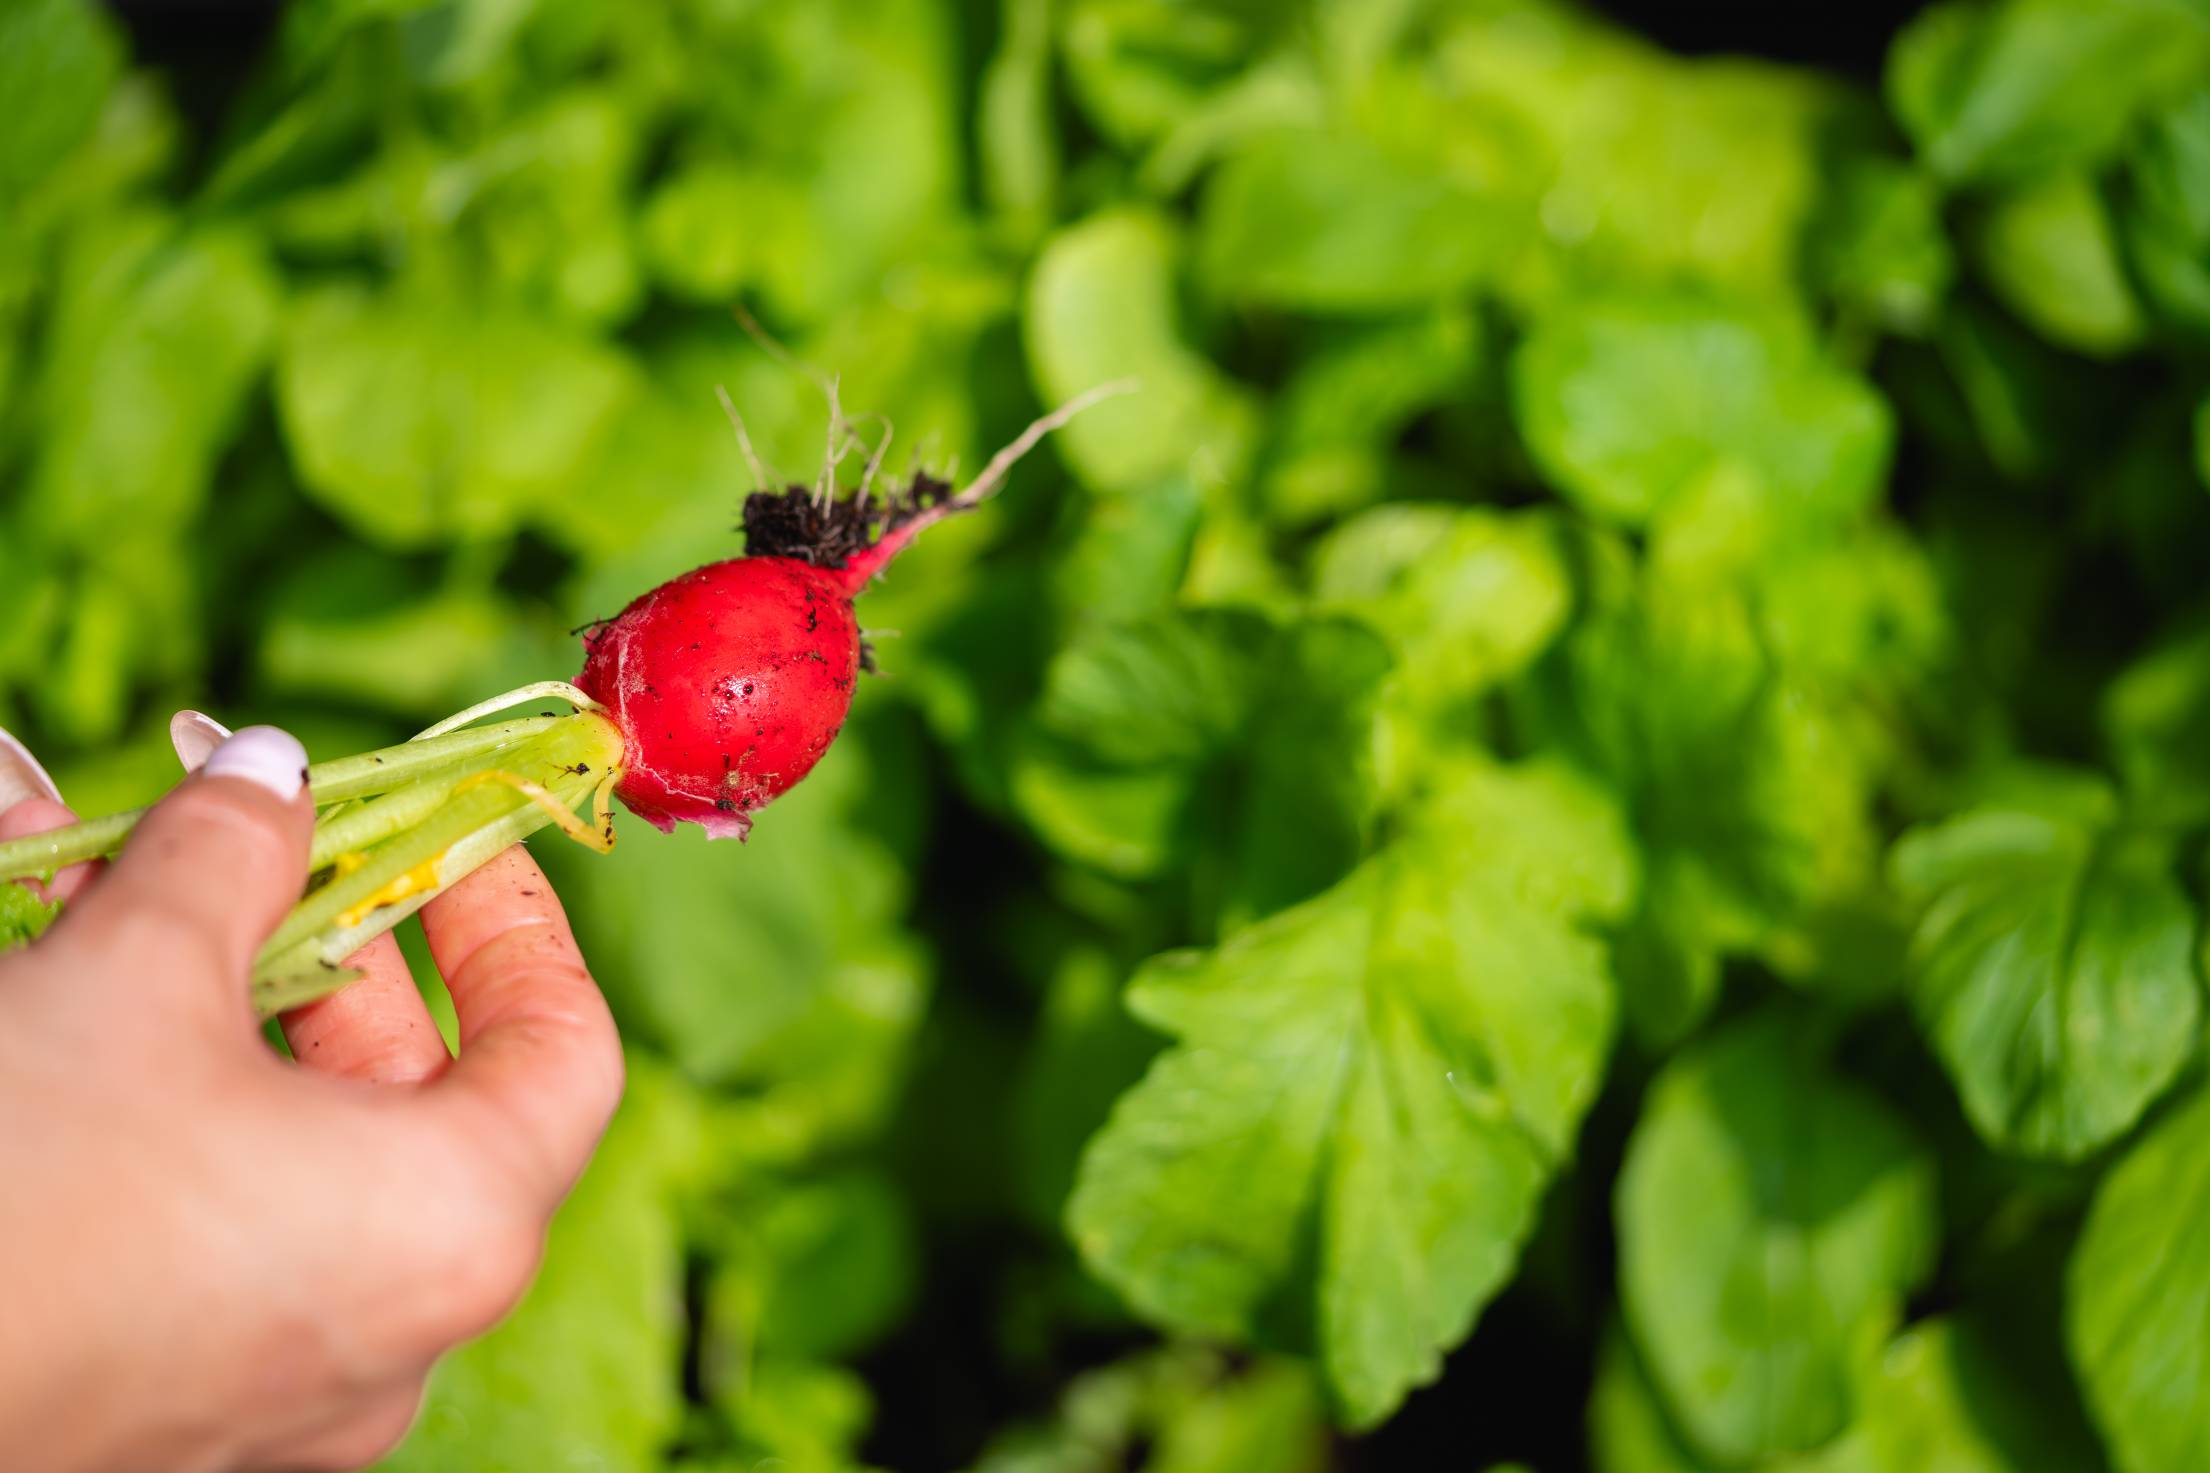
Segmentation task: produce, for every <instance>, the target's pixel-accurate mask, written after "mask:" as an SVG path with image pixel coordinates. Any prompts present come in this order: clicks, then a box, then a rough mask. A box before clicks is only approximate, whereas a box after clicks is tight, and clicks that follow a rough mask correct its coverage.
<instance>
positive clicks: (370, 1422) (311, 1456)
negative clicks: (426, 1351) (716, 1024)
mask: <svg viewBox="0 0 2210 1473" xmlns="http://www.w3.org/2000/svg"><path fill="white" fill-rule="evenodd" d="M422 1392H423V1388H422V1385H421V1383H419V1382H417V1383H416V1384H415V1385H413V1386H411V1387H409V1388H407V1389H406V1390H404V1391H401V1392H396V1393H393V1394H391V1395H389V1396H387V1397H385V1398H383V1399H381V1400H379V1401H378V1402H377V1403H376V1404H375V1405H374V1406H372V1407H370V1408H369V1409H367V1410H366V1411H363V1412H360V1413H357V1414H356V1415H355V1416H353V1417H352V1418H350V1419H348V1420H347V1421H345V1422H343V1423H341V1424H340V1425H339V1426H338V1427H337V1428H336V1429H334V1430H333V1431H331V1432H329V1433H327V1434H325V1435H324V1436H323V1437H321V1438H319V1439H317V1440H316V1442H315V1444H314V1445H313V1447H311V1448H310V1449H308V1450H306V1451H304V1452H303V1453H301V1454H299V1455H298V1456H297V1457H296V1459H293V1460H287V1461H288V1462H289V1464H290V1466H292V1467H294V1468H297V1469H300V1470H302V1473H346V1470H349V1469H354V1468H361V1467H365V1466H366V1465H368V1464H370V1463H373V1462H376V1461H377V1460H378V1459H380V1458H382V1457H384V1456H385V1455H386V1454H387V1453H390V1452H391V1451H392V1450H393V1449H395V1448H397V1447H398V1446H399V1444H400V1443H402V1442H404V1441H406V1440H407V1434H408V1433H409V1432H410V1431H412V1430H413V1429H414V1422H415V1418H416V1416H418V1415H419V1414H420V1412H421V1409H422Z"/></svg>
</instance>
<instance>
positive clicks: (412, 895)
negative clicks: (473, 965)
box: [254, 712, 622, 1012]
mask: <svg viewBox="0 0 2210 1473" xmlns="http://www.w3.org/2000/svg"><path fill="white" fill-rule="evenodd" d="M502 758H503V760H501V761H499V762H496V763H494V762H489V761H479V762H477V763H475V764H474V770H475V771H477V772H486V771H490V770H492V769H493V768H495V767H496V768H498V769H501V770H504V771H507V772H511V773H513V774H514V775H515V776H516V777H519V778H523V779H525V780H527V781H530V782H534V783H537V784H539V785H541V786H542V787H544V788H545V789H546V790H548V791H549V792H550V793H551V794H552V795H553V798H554V799H555V801H557V802H559V803H562V804H564V805H566V806H567V807H569V808H571V809H572V808H574V807H575V806H576V805H577V804H578V803H581V802H582V801H584V800H585V799H587V798H588V797H590V795H591V793H592V791H593V790H594V789H595V788H597V786H598V785H599V784H600V783H601V782H603V781H605V780H606V778H607V776H608V775H609V774H612V773H615V772H618V771H619V769H620V763H621V758H622V736H621V732H620V730H619V729H618V728H617V727H615V726H614V724H613V723H612V722H610V721H608V720H606V719H605V718H604V717H602V716H597V715H593V714H590V713H587V712H579V713H578V714H576V715H574V716H570V717H564V718H561V719H559V720H558V721H556V722H554V723H552V725H551V726H550V727H549V728H548V729H546V730H544V731H542V732H540V733H539V734H538V735H537V736H536V737H534V738H533V739H532V740H530V741H529V742H527V743H524V744H523V745H521V746H518V747H515V748H511V749H508V750H505V751H504V752H503V753H502ZM461 782H462V777H461V776H459V775H443V774H441V775H439V776H438V777H437V778H435V779H431V780H424V781H422V782H420V783H417V784H416V785H414V786H412V787H410V788H408V789H406V790H404V791H402V792H397V793H393V794H391V795H390V796H388V797H385V798H383V799H380V800H379V801H377V802H374V803H370V804H367V805H365V806H363V807H360V808H357V809H353V810H350V811H349V812H347V813H346V814H345V815H343V816H342V817H341V818H339V819H337V820H336V821H334V822H333V823H332V824H331V825H330V828H331V830H332V831H333V833H335V832H336V831H337V830H338V829H340V828H341V827H343V829H344V836H345V837H350V838H356V839H366V840H368V841H369V847H367V848H365V849H360V848H355V847H351V846H343V847H341V846H340V845H339V844H338V841H337V839H335V838H327V837H325V838H320V840H319V842H318V845H317V850H318V853H319V852H321V851H323V850H328V851H329V857H330V858H331V859H333V860H334V859H335V858H336V857H337V856H338V855H339V854H356V853H357V854H358V855H359V857H360V863H359V865H358V867H357V868H352V869H349V870H348V871H347V872H345V873H343V874H340V875H336V876H333V877H332V879H331V880H330V881H329V883H327V884H325V885H323V886H322V887H321V888H319V889H317V890H314V891H311V892H310V893H309V894H308V895H307V896H306V898H305V899H303V900H301V901H300V902H299V904H298V905H297V906H295V907H294V908H293V910H292V913H291V915H289V916H288V917H286V918H285V921H284V923H283V924H282V925H281V926H279V927H278V928H277V931H276V934H275V935H274V936H272V937H270V938H269V941H268V944H267V945H266V946H264V947H263V948H262V950H261V955H260V957H259V959H258V960H257V962H256V963H255V966H254V987H255V998H256V1004H257V1005H258V1006H260V1007H262V1008H263V1010H264V1012H266V1011H272V1010H278V1009H282V1008H287V1007H296V1006H298V1005H299V1003H301V1002H304V1001H309V1000H311V999H312V998H314V997H318V996H322V995H324V994H326V993H329V992H334V991H336V990H337V989H338V988H340V987H343V986H344V985H345V984H346V983H347V982H349V981H351V980H352V976H351V974H349V973H347V972H345V971H343V970H341V966H340V964H341V963H342V962H343V961H344V959H345V958H346V957H348V956H350V955H352V953H354V952H355V951H357V950H359V949H360V948H361V947H362V946H363V945H365V944H367V943H368V942H369V941H371V940H373V939H374V938H375V937H377V936H380V935H382V934H384V933H385V932H386V931H389V930H390V929H391V928H392V927H394V926H396V925H398V924H399V922H400V921H402V920H404V919H406V918H407V917H408V916H410V915H412V914H414V912H415V911H417V910H419V909H420V908H421V907H422V906H424V905H426V904H428V903H429V902H430V901H431V900H433V899H435V898H436V897H437V896H438V895H441V894H443V893H444V892H445V891H446V890H447V889H449V888H451V887H452V886H453V885H454V884H456V883H457V882H459V881H460V880H461V879H462V878H464V877H465V876H467V875H468V874H470V873H472V872H473V871H474V870H475V869H477V868H478V867H479V866H481V865H482V864H484V863H485V862H486V861H488V860H490V859H491V858H492V857H493V856H495V855H497V854H498V853H499V852H500V851H501V850H503V849H505V848H506V847H507V846H508V845H510V844H512V843H514V842H516V841H517V840H519V839H522V838H525V837H527V836H528V835H530V834H532V833H535V832H536V831H537V830H538V829H540V828H542V827H544V826H545V825H546V824H548V823H550V822H552V821H553V820H552V816H551V815H550V814H548V813H547V812H546V811H545V810H544V809H543V808H542V807H540V806H538V805H537V804H536V803H534V802H532V801H531V800H530V799H529V798H528V797H526V796H524V795H523V794H522V793H520V792H518V791H516V790H515V789H514V788H512V787H510V786H508V785H506V784H504V783H493V782H487V783H477V784H473V785H470V786H468V787H466V788H461V787H460V786H459V785H460V783H461Z"/></svg>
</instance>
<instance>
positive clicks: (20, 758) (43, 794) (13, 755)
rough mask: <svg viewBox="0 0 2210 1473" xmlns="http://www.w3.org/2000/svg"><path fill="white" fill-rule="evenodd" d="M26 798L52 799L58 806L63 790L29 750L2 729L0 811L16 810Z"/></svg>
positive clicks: (0, 744) (0, 743) (0, 734)
mask: <svg viewBox="0 0 2210 1473" xmlns="http://www.w3.org/2000/svg"><path fill="white" fill-rule="evenodd" d="M25 798H51V799H53V801H55V802H56V803H59V802H60V801H61V789H59V788H57V787H55V786H54V780H53V779H52V778H50V777H48V776H47V775H46V769H45V768H43V767H41V766H39V765H38V759H37V758H36V757H33V756H32V755H31V749H30V748H29V747H26V746H24V745H23V744H22V743H21V742H19V741H17V740H16V739H15V738H14V737H12V736H9V735H8V734H7V732H6V730H4V729H0V809H8V808H13V807H14V806H15V805H16V804H18V803H20V802H22V801H23V800H24V799H25Z"/></svg>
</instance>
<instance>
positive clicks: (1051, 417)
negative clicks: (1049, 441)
mask: <svg viewBox="0 0 2210 1473" xmlns="http://www.w3.org/2000/svg"><path fill="white" fill-rule="evenodd" d="M1141 387H1142V385H1141V384H1139V383H1138V382H1137V381H1136V380H1135V379H1132V378H1122V379H1114V380H1113V381H1112V382H1110V383H1103V384H1099V385H1098V386H1097V387H1096V388H1094V389H1085V390H1084V391H1083V392H1081V393H1079V394H1077V395H1075V396H1074V397H1073V398H1072V399H1069V400H1068V401H1067V402H1066V403H1064V404H1062V405H1060V406H1059V407H1058V408H1057V409H1054V410H1052V411H1051V412H1050V413H1049V414H1046V415H1044V416H1042V417H1041V418H1039V419H1037V420H1036V421H1034V422H1033V423H1032V424H1030V425H1029V427H1028V428H1027V429H1025V430H1022V431H1021V432H1020V434H1019V435H1017V436H1015V437H1014V439H1013V443H1012V444H1010V445H1008V446H1006V447H1005V448H1004V449H1003V450H1000V451H999V452H998V453H997V454H995V455H993V456H991V457H990V463H989V464H988V465H986V466H984V467H983V468H982V474H981V475H979V476H976V477H975V479H974V483H973V484H972V485H970V486H968V487H967V488H966V489H965V490H964V491H961V492H960V493H959V494H958V495H956V496H954V497H952V498H951V500H950V501H949V502H948V503H946V504H947V505H949V506H955V507H963V506H973V505H974V504H975V503H976V502H978V501H984V500H987V499H988V498H989V497H990V496H991V495H992V494H993V493H995V492H996V490H997V489H998V487H999V485H1001V484H1002V483H1003V482H1004V480H1005V474H1006V472H1007V471H1010V470H1011V469H1013V467H1014V466H1015V465H1017V464H1019V462H1020V459H1021V457H1022V456H1024V455H1026V454H1028V452H1029V451H1031V450H1034V449H1035V448H1036V445H1037V442H1039V441H1041V440H1042V439H1043V438H1044V436H1046V435H1048V434H1050V433H1051V432H1052V431H1053V430H1056V429H1060V428H1062V427H1064V426H1065V425H1066V424H1067V422H1068V421H1070V420H1072V419H1073V418H1074V417H1075V416H1076V415H1078V414H1080V413H1082V411H1084V410H1085V409H1088V408H1090V407H1091V406H1092V405H1096V404H1102V403H1103V402H1104V401H1105V400H1107V399H1117V398H1119V397H1120V396H1121V395H1123V394H1133V393H1135V392H1136V391H1137V390H1138V389H1140V388H1141Z"/></svg>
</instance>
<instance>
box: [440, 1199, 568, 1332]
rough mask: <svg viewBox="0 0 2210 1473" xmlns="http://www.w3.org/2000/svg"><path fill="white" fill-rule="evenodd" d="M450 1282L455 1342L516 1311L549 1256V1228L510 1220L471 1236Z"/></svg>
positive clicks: (449, 1328) (452, 1330)
mask: <svg viewBox="0 0 2210 1473" xmlns="http://www.w3.org/2000/svg"><path fill="white" fill-rule="evenodd" d="M467 1247H468V1249H469V1251H468V1252H467V1253H466V1254H465V1255H463V1257H462V1261H461V1263H460V1264H459V1266H458V1270H457V1272H456V1273H455V1275H454V1277H453V1278H452V1279H451V1280H450V1281H449V1288H450V1293H451V1301H450V1302H451V1307H452V1318H451V1321H450V1322H449V1324H448V1325H447V1327H446V1328H447V1332H448V1337H449V1339H450V1340H452V1341H459V1340H466V1339H471V1338H473V1337H475V1336H477V1335H480V1334H482V1333H483V1332H484V1331H486V1330H489V1329H490V1328H491V1327H492V1326H493V1325H496V1324H497V1323H499V1321H501V1320H503V1319H505V1318H506V1317H507V1315H508V1314H510V1313H512V1312H513V1310H514V1307H515V1306H516V1305H518V1304H520V1303H521V1302H522V1298H523V1296H524V1295H526V1294H527V1293H528V1292H529V1287H530V1285H531V1284H532V1283H533V1282H535V1280H536V1278H537V1269H538V1266H539V1264H541V1263H542V1262H543V1261H544V1257H545V1232H544V1229H543V1228H542V1227H540V1226H538V1225H537V1224H535V1223H530V1224H526V1225H525V1224H520V1223H509V1224H505V1225H501V1226H498V1227H494V1228H491V1229H488V1230H485V1231H482V1232H480V1233H478V1234H477V1235H474V1236H473V1237H471V1238H470V1239H469V1241H468V1244H467Z"/></svg>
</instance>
